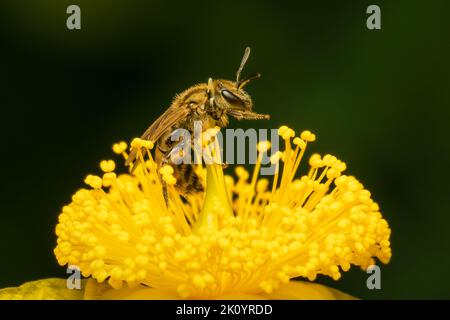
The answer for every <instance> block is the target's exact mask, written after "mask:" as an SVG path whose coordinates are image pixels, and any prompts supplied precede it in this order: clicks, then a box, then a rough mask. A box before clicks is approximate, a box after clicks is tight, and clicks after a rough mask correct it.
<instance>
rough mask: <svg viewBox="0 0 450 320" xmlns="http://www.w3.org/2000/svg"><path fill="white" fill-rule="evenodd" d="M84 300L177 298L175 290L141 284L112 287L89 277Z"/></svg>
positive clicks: (178, 297)
mask: <svg viewBox="0 0 450 320" xmlns="http://www.w3.org/2000/svg"><path fill="white" fill-rule="evenodd" d="M84 299H85V300H179V299H181V298H180V296H179V295H178V294H177V293H176V292H175V291H168V290H162V289H156V288H149V287H146V286H143V285H138V286H137V287H134V288H130V287H123V288H121V289H113V288H111V287H110V286H109V285H108V284H106V283H98V282H97V281H96V280H94V279H89V281H88V283H87V285H86V289H85V295H84Z"/></svg>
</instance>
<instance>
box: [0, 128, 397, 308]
mask: <svg viewBox="0 0 450 320" xmlns="http://www.w3.org/2000/svg"><path fill="white" fill-rule="evenodd" d="M278 132H279V135H280V136H281V137H282V138H283V140H284V144H285V150H284V151H283V152H277V153H275V154H274V155H273V156H272V157H271V162H272V163H273V164H275V165H276V173H275V175H274V177H273V180H272V181H271V182H270V181H269V180H268V179H266V178H259V177H258V176H259V171H260V168H261V165H262V164H261V161H262V159H263V158H262V155H263V153H264V152H266V151H267V150H268V149H269V148H270V144H269V143H268V142H263V143H260V144H259V145H258V151H259V156H258V161H257V163H256V165H255V167H254V170H253V173H251V174H250V173H249V172H248V171H246V170H245V169H244V168H243V167H237V168H236V169H235V174H236V178H233V177H232V176H228V175H224V173H223V170H222V165H221V164H220V163H212V164H207V165H206V168H203V167H202V166H200V165H198V166H197V167H196V172H197V173H198V175H199V177H200V178H201V179H202V181H204V183H205V185H206V189H205V190H206V191H205V192H204V193H197V194H194V195H190V196H187V198H183V197H181V196H180V194H179V193H178V192H177V191H176V188H175V186H174V185H175V183H176V179H175V177H174V176H173V169H172V168H171V167H170V166H164V167H162V168H158V166H157V165H156V163H155V162H154V160H153V158H152V155H151V153H150V149H151V148H153V144H152V143H148V142H145V141H142V140H140V139H135V140H133V144H134V145H135V146H139V147H140V148H139V149H140V150H141V148H144V149H143V150H146V151H145V152H141V153H140V154H139V156H140V158H141V161H142V162H143V163H144V164H143V165H140V166H139V167H138V168H137V170H136V171H135V173H134V174H133V175H131V174H121V175H118V174H116V173H114V170H115V167H116V166H115V163H114V162H113V161H111V160H110V161H102V162H101V165H100V167H101V169H102V170H103V171H104V174H103V176H93V175H90V176H88V177H87V178H86V180H85V182H86V183H87V184H88V185H89V186H90V188H89V189H81V190H79V191H77V192H76V193H75V194H74V195H73V197H72V202H71V203H70V204H69V205H67V206H65V207H64V208H63V210H62V213H61V214H60V216H59V223H58V225H57V227H56V235H57V236H58V240H57V246H56V248H55V250H54V252H55V255H56V258H57V260H58V263H59V264H60V265H76V266H78V267H79V268H80V270H81V272H82V275H83V276H85V277H90V280H89V281H88V283H87V286H86V289H85V291H84V298H85V299H102V298H103V299H227V298H233V299H241V298H242V299H336V298H339V299H341V298H350V296H348V295H345V294H343V293H341V292H339V291H337V290H334V289H331V288H327V287H324V286H321V285H318V284H314V283H309V282H305V281H296V280H293V279H295V278H299V277H300V278H304V279H307V280H309V281H313V280H315V278H316V276H317V275H319V274H322V275H326V276H329V277H331V278H333V279H335V280H338V279H339V278H340V277H341V272H342V271H347V270H349V269H350V266H351V265H352V264H353V265H356V266H360V267H361V268H362V269H366V268H367V267H369V266H370V265H373V264H375V259H374V258H378V259H379V260H380V261H381V262H383V263H387V262H389V259H390V257H391V249H390V242H389V236H390V228H389V226H388V224H387V222H386V221H385V220H384V219H383V218H382V216H381V214H380V212H379V207H378V205H377V204H376V203H375V202H374V201H373V200H372V199H371V194H370V192H369V191H367V190H365V189H364V187H363V185H362V184H361V183H360V182H359V181H358V180H356V178H354V177H352V176H346V175H342V172H343V171H344V170H345V169H346V165H345V163H343V162H342V161H340V160H338V159H337V158H336V157H334V156H332V155H325V156H323V157H322V156H320V155H318V154H314V155H312V156H311V157H310V159H309V167H310V168H309V171H308V173H307V174H305V175H303V176H298V174H297V171H298V169H299V166H300V163H301V160H302V158H303V156H304V153H305V150H306V147H307V145H308V143H310V142H312V141H314V140H315V135H314V134H312V133H311V132H309V131H304V132H302V133H301V134H300V135H299V136H298V137H296V136H295V132H294V131H293V130H292V129H290V128H288V127H286V126H282V127H281V128H280V129H279V131H278ZM213 145H214V147H213V148H212V152H211V153H212V154H213V156H215V154H214V150H217V146H216V144H214V143H213ZM113 150H114V151H115V152H116V153H119V154H123V156H124V157H125V158H126V157H127V154H126V152H125V150H126V145H125V144H124V143H123V142H121V143H120V144H116V145H114V147H113ZM144 159H147V160H146V161H144ZM216 159H217V157H216ZM161 179H162V180H164V181H165V184H166V185H167V203H166V200H165V198H164V195H163V183H162V182H161ZM0 298H1V291H0Z"/></svg>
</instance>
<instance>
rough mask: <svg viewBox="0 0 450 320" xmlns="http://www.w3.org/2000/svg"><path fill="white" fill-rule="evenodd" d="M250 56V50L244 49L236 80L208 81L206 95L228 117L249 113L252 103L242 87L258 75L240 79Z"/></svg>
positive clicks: (258, 75)
mask: <svg viewBox="0 0 450 320" xmlns="http://www.w3.org/2000/svg"><path fill="white" fill-rule="evenodd" d="M249 55H250V48H249V47H247V48H246V49H245V53H244V56H243V58H242V61H241V65H240V66H239V69H238V71H237V72H236V80H235V81H230V80H212V79H209V81H208V94H209V95H210V97H213V99H214V105H216V106H218V107H220V108H223V109H224V110H226V112H227V113H229V114H230V115H235V114H236V113H239V112H251V110H252V108H253V102H252V99H251V98H250V95H249V94H248V93H247V92H245V91H244V86H245V85H246V84H247V83H249V82H250V81H252V80H254V79H258V78H259V77H260V76H261V75H260V74H259V73H257V74H255V75H252V76H250V77H246V78H244V79H241V72H242V69H243V68H244V66H245V63H246V62H247V59H248V57H249Z"/></svg>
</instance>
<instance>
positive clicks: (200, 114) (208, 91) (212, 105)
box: [126, 47, 270, 195]
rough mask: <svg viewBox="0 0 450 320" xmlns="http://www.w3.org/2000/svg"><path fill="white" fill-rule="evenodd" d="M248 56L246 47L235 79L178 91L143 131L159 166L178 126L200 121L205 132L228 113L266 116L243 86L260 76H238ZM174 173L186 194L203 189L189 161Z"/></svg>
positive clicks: (132, 162)
mask: <svg viewBox="0 0 450 320" xmlns="http://www.w3.org/2000/svg"><path fill="white" fill-rule="evenodd" d="M249 55H250V48H249V47H247V48H246V49H245V52H244V56H243V57H242V61H241V64H240V66H239V69H238V70H237V72H236V80H235V81H230V80H222V79H217V80H213V79H211V78H209V80H208V83H200V84H197V85H194V86H192V87H190V88H188V89H187V90H185V91H183V92H182V93H180V94H177V95H176V96H175V98H174V100H173V102H172V104H171V106H170V107H169V108H168V109H167V110H166V111H165V112H164V113H163V114H162V115H161V116H160V117H159V118H158V119H156V121H155V122H153V124H152V125H150V127H149V128H148V129H147V130H146V131H145V132H144V134H143V135H142V136H141V139H145V140H150V141H152V142H154V143H155V161H156V163H157V164H158V165H161V164H164V163H167V162H168V157H169V155H170V154H171V152H172V151H173V150H174V148H176V147H177V144H180V143H182V141H181V142H180V141H173V140H172V139H171V134H172V133H173V131H174V130H176V129H178V128H183V129H186V130H188V131H189V132H190V133H191V134H193V132H194V123H195V122H196V121H201V123H202V130H203V131H205V130H207V129H209V128H213V127H215V126H218V127H221V128H223V127H225V126H227V125H228V116H232V117H234V118H236V119H238V120H241V119H248V120H258V119H269V118H270V116H269V115H266V114H258V113H255V112H253V111H252V108H253V102H252V100H251V98H250V96H249V94H248V93H247V92H245V91H244V90H243V88H244V86H245V85H246V84H248V83H249V82H250V81H251V80H254V79H257V78H259V77H260V74H256V75H253V76H250V77H247V78H244V79H241V78H240V75H241V72H242V69H243V68H244V66H245V64H246V62H247V59H248V57H249ZM137 152H138V150H136V149H132V150H131V152H130V155H129V157H128V159H127V161H126V165H129V166H131V167H132V168H131V170H132V171H133V170H134V169H135V168H136V166H137V165H138V161H139V158H138V156H137ZM173 169H174V176H175V178H176V179H177V183H176V185H175V187H176V188H177V190H178V191H179V192H180V193H181V194H183V195H187V194H190V193H194V192H199V191H202V190H203V186H202V184H201V182H200V180H199V178H198V176H197V175H196V173H195V170H194V167H193V165H191V164H179V165H176V166H174V168H173Z"/></svg>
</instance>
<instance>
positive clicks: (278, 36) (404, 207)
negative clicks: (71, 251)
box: [0, 0, 450, 299]
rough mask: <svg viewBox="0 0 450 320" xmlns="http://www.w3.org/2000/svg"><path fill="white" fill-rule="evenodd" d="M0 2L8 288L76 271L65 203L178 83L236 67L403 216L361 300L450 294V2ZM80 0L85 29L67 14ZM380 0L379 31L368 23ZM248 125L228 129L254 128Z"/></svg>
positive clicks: (281, 117) (2, 240)
mask: <svg viewBox="0 0 450 320" xmlns="http://www.w3.org/2000/svg"><path fill="white" fill-rule="evenodd" d="M0 3H1V5H0V45H1V50H0V79H1V80H0V81H1V82H0V85H1V86H0V105H1V109H0V110H1V119H2V121H1V126H0V127H1V130H2V132H1V143H2V148H1V149H2V166H1V183H0V188H1V190H0V195H1V201H0V252H1V255H0V259H1V260H0V261H1V263H0V287H5V286H13V285H19V284H21V283H22V282H25V281H29V280H34V279H39V278H44V277H52V276H59V277H64V276H65V269H64V268H62V267H59V266H58V265H57V263H56V261H55V259H54V256H53V254H52V249H53V247H54V244H55V236H54V226H55V224H56V221H57V215H58V214H59V210H60V209H61V207H62V206H63V205H64V204H66V203H68V202H69V201H70V197H71V194H72V193H73V192H74V191H75V190H76V189H77V188H79V187H81V186H83V183H82V181H83V178H84V177H85V175H86V174H88V173H93V172H94V173H95V172H98V161H99V160H101V159H104V158H108V157H110V156H111V155H112V153H111V152H110V147H111V145H112V143H113V142H115V141H118V140H122V139H125V140H129V139H130V138H132V137H134V136H136V135H139V134H140V133H141V132H142V131H143V129H145V128H146V127H147V125H148V124H149V123H150V122H151V121H152V120H154V119H155V118H156V117H157V116H158V115H159V114H160V113H161V112H162V111H163V110H164V109H165V108H166V107H167V106H168V105H169V103H170V101H171V99H172V97H173V96H174V94H175V93H177V92H180V91H182V90H184V89H186V88H187V87H189V86H191V85H192V84H194V83H197V82H203V81H206V79H207V78H208V77H210V76H212V77H225V78H234V74H235V70H236V68H237V65H238V63H239V61H240V58H241V55H242V51H243V49H244V47H245V46H247V45H249V46H251V48H252V56H251V57H250V60H249V63H248V65H247V66H246V70H245V72H244V73H246V74H249V73H253V72H261V73H262V79H260V80H258V81H255V82H254V83H252V84H251V85H249V86H248V91H249V92H250V94H251V95H252V97H253V99H254V102H255V109H256V110H257V111H258V112H262V113H270V114H271V115H272V120H271V121H270V122H260V123H258V124H257V126H258V127H267V128H273V127H278V126H279V125H281V124H287V125H289V126H291V127H293V128H295V129H297V130H300V129H310V130H312V131H313V132H315V133H316V134H317V136H318V140H317V142H316V143H314V145H313V146H312V148H311V149H309V150H310V152H311V151H313V152H320V153H328V152H329V153H332V154H334V155H336V156H338V157H339V158H341V159H343V160H344V161H345V162H346V163H347V164H348V171H347V172H348V173H350V174H353V175H355V176H356V177H358V179H360V180H361V181H362V182H363V183H364V185H365V186H366V188H368V189H369V190H370V191H371V192H372V194H373V197H374V199H375V200H376V201H377V202H378V203H379V204H380V206H381V209H382V213H383V215H384V216H385V218H386V219H387V220H388V222H389V224H390V225H391V227H392V230H393V234H392V249H393V259H392V261H391V263H390V264H388V265H386V266H383V267H382V274H381V285H382V289H381V290H372V291H370V290H368V289H367V288H366V279H367V276H368V275H367V274H366V273H365V272H363V271H361V270H359V269H357V268H352V269H351V271H349V272H348V273H345V274H344V276H343V277H342V279H341V280H340V281H338V282H334V281H332V280H329V279H326V278H320V279H319V281H320V282H322V283H326V284H328V285H332V286H334V287H336V288H339V289H341V290H344V291H345V292H348V293H351V294H353V295H356V296H358V297H361V298H367V299H379V298H386V299H392V298H396V299H398V298H428V299H430V298H450V276H449V270H450V254H449V244H450V232H449V226H450V202H449V195H450V193H449V190H448V181H449V178H450V175H449V169H448V167H447V165H448V164H449V160H450V159H449V158H450V150H449V142H448V137H449V134H448V128H449V120H450V111H449V110H450V109H449V107H450V93H449V92H450V90H449V84H450V81H449V75H450V73H449V70H450V59H449V56H450V55H449V53H450V50H449V48H448V45H449V39H450V37H449V35H450V32H449V31H450V28H449V20H450V19H449V12H450V5H449V4H450V3H449V2H448V1H370V2H368V1H315V2H313V1H308V2H306V1H292V2H282V1H239V2H233V1H205V2H194V1H179V2H175V1H142V2H141V1H81V0H78V1H70V2H68V1H5V0H1V2H0ZM74 3H76V4H78V5H79V6H80V7H81V12H82V17H81V18H82V29H81V30H78V31H69V30H67V28H66V18H67V14H66V8H67V6H68V5H69V4H74ZM369 4H378V5H379V6H380V7H381V11H382V30H378V31H370V30H368V29H367V28H366V18H367V14H366V8H367V6H368V5H369ZM249 125H256V124H253V123H250V124H249V123H244V122H242V123H237V122H236V121H233V122H232V123H231V125H230V127H234V128H236V127H241V126H244V127H247V126H249Z"/></svg>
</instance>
